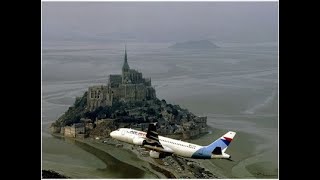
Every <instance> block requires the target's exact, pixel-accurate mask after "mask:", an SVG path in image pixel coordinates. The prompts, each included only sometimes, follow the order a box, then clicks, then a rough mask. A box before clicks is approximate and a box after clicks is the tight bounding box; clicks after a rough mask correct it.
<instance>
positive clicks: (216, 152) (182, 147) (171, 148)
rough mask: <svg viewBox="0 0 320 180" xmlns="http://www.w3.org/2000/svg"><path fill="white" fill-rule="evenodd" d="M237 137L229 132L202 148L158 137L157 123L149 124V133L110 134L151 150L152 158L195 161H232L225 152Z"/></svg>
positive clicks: (131, 131)
mask: <svg viewBox="0 0 320 180" xmlns="http://www.w3.org/2000/svg"><path fill="white" fill-rule="evenodd" d="M235 135H236V133H235V132H233V131H229V132H227V133H226V134H225V135H223V136H221V137H220V138H219V139H217V140H215V141H214V142H212V143H211V144H209V145H207V146H200V145H197V144H192V143H188V142H184V141H181V140H176V139H171V138H167V137H163V136H158V133H157V132H156V126H155V123H151V124H149V127H148V131H147V133H146V132H142V131H138V130H134V129H129V128H119V129H117V130H115V131H112V132H111V133H110V136H111V137H112V138H114V139H117V140H120V141H124V142H127V143H130V144H134V145H139V146H142V147H144V148H145V149H148V150H150V152H149V154H150V157H152V158H156V159H159V158H164V157H165V156H168V155H172V154H176V155H179V156H182V157H187V158H194V159H214V158H220V159H228V160H231V159H230V158H231V156H230V155H229V154H227V153H225V151H226V150H227V148H228V146H229V145H230V142H231V141H232V139H233V138H234V136H235Z"/></svg>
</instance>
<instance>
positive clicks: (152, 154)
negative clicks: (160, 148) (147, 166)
mask: <svg viewBox="0 0 320 180" xmlns="http://www.w3.org/2000/svg"><path fill="white" fill-rule="evenodd" d="M150 157H152V158H155V159H159V158H160V153H159V152H157V151H152V150H151V151H150Z"/></svg>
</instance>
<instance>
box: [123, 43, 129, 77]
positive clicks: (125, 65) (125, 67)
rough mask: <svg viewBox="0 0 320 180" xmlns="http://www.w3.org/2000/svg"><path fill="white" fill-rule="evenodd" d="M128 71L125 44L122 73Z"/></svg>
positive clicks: (125, 47)
mask: <svg viewBox="0 0 320 180" xmlns="http://www.w3.org/2000/svg"><path fill="white" fill-rule="evenodd" d="M129 69H130V67H129V64H128V59H127V44H126V45H125V46H124V63H123V66H122V71H128V70H129Z"/></svg>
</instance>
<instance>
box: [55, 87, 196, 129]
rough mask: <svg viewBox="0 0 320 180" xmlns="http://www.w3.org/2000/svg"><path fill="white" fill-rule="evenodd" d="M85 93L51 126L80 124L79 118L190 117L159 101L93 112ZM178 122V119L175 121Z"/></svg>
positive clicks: (122, 104) (144, 119) (139, 119)
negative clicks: (167, 115) (169, 115)
mask: <svg viewBox="0 0 320 180" xmlns="http://www.w3.org/2000/svg"><path fill="white" fill-rule="evenodd" d="M86 105H87V92H85V93H84V94H83V96H82V97H77V98H76V99H75V102H74V104H73V106H71V107H69V109H68V110H67V111H66V112H65V113H64V114H63V115H62V116H61V117H59V119H58V120H57V121H56V122H55V123H53V124H52V125H53V126H69V125H72V124H74V123H78V122H80V119H81V118H85V119H91V120H92V121H93V122H95V121H96V119H107V118H110V119H116V122H128V123H130V122H133V123H142V122H155V121H158V119H163V118H164V116H163V115H162V113H163V112H167V113H168V114H172V115H173V117H174V118H179V119H180V118H181V117H180V116H181V115H180V116H179V114H180V112H184V113H185V114H187V115H188V116H189V117H190V114H189V112H188V110H186V109H182V108H180V106H178V105H172V104H167V102H166V101H165V100H164V99H163V100H161V101H160V100H159V99H155V100H153V101H136V102H114V103H113V104H112V106H104V107H102V106H101V107H98V108H96V109H95V110H93V111H89V110H88V109H87V108H86ZM177 120H178V119H177Z"/></svg>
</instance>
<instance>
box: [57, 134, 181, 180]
mask: <svg viewBox="0 0 320 180" xmlns="http://www.w3.org/2000/svg"><path fill="white" fill-rule="evenodd" d="M51 135H52V136H53V137H55V138H60V139H67V140H69V141H70V140H72V141H74V142H75V143H81V144H85V145H88V146H90V147H92V148H94V149H96V150H99V151H102V152H103V153H106V154H108V155H109V156H112V157H113V158H115V159H117V160H119V161H121V162H122V163H124V164H127V165H129V166H133V167H136V168H138V169H140V170H142V171H144V172H148V173H151V174H152V175H154V176H155V178H177V175H176V174H173V173H172V172H170V171H169V172H167V170H165V169H163V168H161V167H158V165H155V163H154V162H150V161H146V160H143V159H141V158H139V157H138V155H137V154H136V153H132V152H133V151H131V150H130V149H128V148H127V147H125V145H124V144H123V143H121V142H117V144H123V145H124V146H123V147H122V148H117V147H115V145H116V144H114V145H113V144H106V143H102V142H100V141H99V140H94V139H89V138H87V139H79V138H69V137H64V136H63V135H60V134H51ZM77 145H78V144H77ZM127 146H130V145H127ZM79 147H80V148H81V149H83V150H85V149H84V147H83V146H81V145H80V146H79ZM86 151H87V150H86ZM88 152H89V153H91V154H93V155H95V156H96V157H97V158H99V159H100V160H102V161H103V162H104V163H106V162H105V161H104V160H103V158H102V157H101V155H98V154H94V153H92V152H91V151H88ZM137 160H139V161H137ZM152 166H156V167H158V168H157V170H155V168H154V167H152ZM165 174H167V176H166V175H165ZM168 176H169V177H168Z"/></svg>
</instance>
